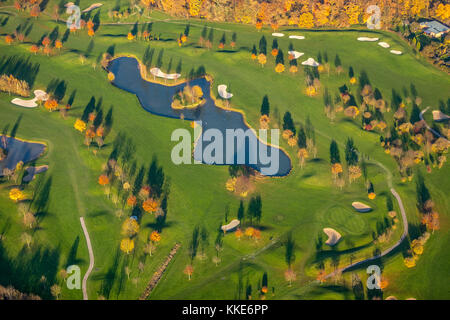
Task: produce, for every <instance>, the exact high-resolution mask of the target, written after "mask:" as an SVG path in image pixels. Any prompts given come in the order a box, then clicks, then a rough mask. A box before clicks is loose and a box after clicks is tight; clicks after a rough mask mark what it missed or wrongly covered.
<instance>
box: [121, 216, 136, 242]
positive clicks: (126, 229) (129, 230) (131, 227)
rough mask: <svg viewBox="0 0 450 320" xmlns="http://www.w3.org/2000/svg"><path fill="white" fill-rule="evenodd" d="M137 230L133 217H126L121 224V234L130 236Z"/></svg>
mask: <svg viewBox="0 0 450 320" xmlns="http://www.w3.org/2000/svg"><path fill="white" fill-rule="evenodd" d="M138 232H139V224H138V222H137V221H136V220H135V219H133V218H128V219H127V220H125V222H124V223H123V224H122V235H124V236H127V237H129V238H131V237H132V236H134V235H136V234H137V233H138Z"/></svg>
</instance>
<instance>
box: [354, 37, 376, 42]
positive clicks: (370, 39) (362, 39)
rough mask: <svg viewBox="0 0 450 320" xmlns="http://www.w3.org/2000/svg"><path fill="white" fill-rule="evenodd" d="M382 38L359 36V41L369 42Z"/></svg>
mask: <svg viewBox="0 0 450 320" xmlns="http://www.w3.org/2000/svg"><path fill="white" fill-rule="evenodd" d="M378 40H380V39H379V38H369V37H359V38H358V41H368V42H374V41H378Z"/></svg>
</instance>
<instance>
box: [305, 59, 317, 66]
mask: <svg viewBox="0 0 450 320" xmlns="http://www.w3.org/2000/svg"><path fill="white" fill-rule="evenodd" d="M302 65H304V66H311V67H318V66H319V63H318V62H317V61H316V60H314V59H313V58H309V59H308V60H306V61H303V62H302Z"/></svg>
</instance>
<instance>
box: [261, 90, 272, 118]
mask: <svg viewBox="0 0 450 320" xmlns="http://www.w3.org/2000/svg"><path fill="white" fill-rule="evenodd" d="M269 113H270V103H269V97H268V96H267V94H266V95H265V96H264V97H263V100H262V104H261V115H266V116H269Z"/></svg>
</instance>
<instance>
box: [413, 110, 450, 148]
mask: <svg viewBox="0 0 450 320" xmlns="http://www.w3.org/2000/svg"><path fill="white" fill-rule="evenodd" d="M428 109H430V107H426V108H425V109H423V110H422V111H421V112H420V120H423V122H425V126H426V127H427V129H428V130H430V131H431V132H432V133H433V134H434V135H435V136H437V137H439V138H444V139H445V140H447V141H448V139H447V138H446V137H444V136H442V135H441V134H440V133H439V132H437V131H436V130H434V129H433V128H431V127H430V126H429V125H428V123H427V122H426V121H425V119H424V118H423V114H424V113H425V112H427V111H428Z"/></svg>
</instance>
